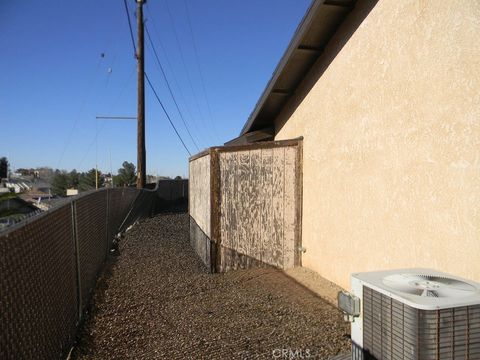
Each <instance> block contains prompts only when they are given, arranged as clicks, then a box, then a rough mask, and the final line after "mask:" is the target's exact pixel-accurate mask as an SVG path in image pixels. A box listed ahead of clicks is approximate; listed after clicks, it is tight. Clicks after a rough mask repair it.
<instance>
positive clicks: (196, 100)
mask: <svg viewBox="0 0 480 360" xmlns="http://www.w3.org/2000/svg"><path fill="white" fill-rule="evenodd" d="M165 5H166V8H167V13H168V17H169V18H170V23H171V24H172V30H173V34H174V36H175V41H176V43H177V47H178V51H179V53H180V59H181V60H182V64H183V68H184V69H185V74H186V75H187V80H188V84H189V85H190V89H191V90H192V94H193V98H194V99H195V104H196V105H197V109H198V114H199V115H200V119H201V120H202V122H203V123H204V126H205V127H207V123H206V121H205V118H204V117H203V112H202V109H201V107H200V103H199V102H198V97H197V94H196V92H195V90H194V88H193V84H192V79H191V77H190V72H189V71H188V67H187V64H186V62H185V57H184V56H183V51H182V46H181V45H180V40H179V38H178V34H177V30H176V28H175V21H174V20H173V16H172V13H171V11H170V6H169V5H168V0H165ZM208 134H209V135H210V138H211V140H212V141H213V142H215V140H214V139H213V137H212V136H211V133H210V132H208Z"/></svg>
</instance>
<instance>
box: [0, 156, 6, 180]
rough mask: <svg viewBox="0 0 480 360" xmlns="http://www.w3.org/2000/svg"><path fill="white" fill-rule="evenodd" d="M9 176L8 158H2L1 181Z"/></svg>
mask: <svg viewBox="0 0 480 360" xmlns="http://www.w3.org/2000/svg"><path fill="white" fill-rule="evenodd" d="M7 176H8V160H7V158H6V157H2V158H0V179H2V178H6V177H7Z"/></svg>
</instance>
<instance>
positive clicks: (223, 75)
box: [0, 0, 310, 176]
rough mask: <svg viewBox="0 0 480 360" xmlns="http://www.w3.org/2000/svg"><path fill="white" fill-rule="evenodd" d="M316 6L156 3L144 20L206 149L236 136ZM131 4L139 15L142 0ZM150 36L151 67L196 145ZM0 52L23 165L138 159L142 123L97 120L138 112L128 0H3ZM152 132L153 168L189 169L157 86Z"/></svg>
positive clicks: (12, 137)
mask: <svg viewBox="0 0 480 360" xmlns="http://www.w3.org/2000/svg"><path fill="white" fill-rule="evenodd" d="M309 4H310V0H241V1H240V0H236V1H233V0H232V1H225V0H204V1H195V0H185V1H184V0H149V1H148V3H147V6H146V7H145V19H146V25H147V27H148V30H149V31H150V35H151V36H152V40H153V42H154V45H155V47H156V50H157V53H158V54H159V56H160V60H161V62H162V65H163V66H164V69H165V71H166V74H167V77H168V78H169V81H170V85H171V86H172V89H173V92H174V94H175V96H176V98H177V102H178V103H179V106H180V109H181V111H182V113H183V115H184V118H185V120H186V122H187V125H188V126H189V129H190V132H191V133H192V136H193V138H194V140H195V142H196V143H197V144H198V146H199V148H200V149H203V148H206V147H209V146H212V145H219V144H223V143H224V142H225V141H228V140H229V139H231V138H233V137H236V136H237V135H238V133H239V131H240V129H241V127H242V125H243V124H244V122H245V120H246V119H247V118H248V115H249V114H250V112H251V111H252V109H253V107H254V105H255V103H256V101H257V100H258V98H259V96H260V94H261V92H262V91H263V89H264V87H265V85H266V84H267V82H268V80H269V79H270V76H271V74H272V72H273V71H274V69H275V66H276V65H277V63H278V61H279V60H280V57H281V56H282V54H283V52H284V50H285V49H286V47H287V45H288V43H289V41H290V39H291V37H292V35H293V33H294V31H295V29H296V27H297V25H298V23H299V22H300V20H301V18H302V17H303V15H304V13H305V11H306V9H307V8H308V6H309ZM128 6H129V9H130V13H131V16H132V17H133V14H134V10H135V2H134V0H128ZM186 9H188V11H189V14H190V19H191V27H192V29H193V37H194V39H195V45H196V49H197V53H198V60H199V62H198V65H197V61H196V56H195V49H194V45H193V41H192V34H191V32H190V27H189V23H188V17H187V15H186V14H187V12H186ZM132 20H133V21H134V22H135V19H134V18H133V19H132ZM133 25H134V31H135V23H134V24H133ZM134 35H135V37H136V31H135V33H134ZM177 39H178V41H177ZM145 41H146V65H145V66H146V72H147V74H149V77H150V79H151V80H152V82H153V84H154V85H155V87H156V89H157V92H158V94H159V95H160V98H161V100H162V101H163V102H164V104H165V106H166V108H167V110H168V112H169V114H170V116H171V118H172V121H173V122H174V123H175V125H176V126H177V129H178V131H179V132H180V134H181V135H182V137H183V139H184V141H185V143H186V144H187V147H188V148H189V149H190V151H191V153H192V154H194V153H196V152H198V151H197V149H196V147H195V146H194V144H193V142H192V140H191V139H190V137H189V136H188V134H187V132H186V130H185V127H184V125H183V123H182V121H181V119H180V117H179V115H178V112H177V110H176V108H175V105H174V103H173V102H172V101H171V98H170V95H169V93H168V90H167V88H166V86H165V84H164V81H163V78H162V76H161V73H160V71H159V69H158V66H157V64H156V62H155V58H154V57H153V52H152V51H151V48H150V46H149V45H148V41H147V39H146V40H145ZM0 49H1V53H2V55H1V56H0V79H1V80H0V129H1V130H0V133H1V134H2V135H1V138H0V156H7V157H8V158H9V160H10V162H11V164H12V165H13V166H14V167H15V168H20V167H37V166H50V167H53V168H61V169H67V170H71V169H73V168H75V169H77V170H86V169H90V168H92V167H94V166H95V162H96V161H97V162H98V166H99V168H100V169H101V170H102V171H105V172H108V171H110V169H111V168H112V169H113V171H114V172H116V170H117V169H118V168H119V167H120V166H121V163H122V162H123V161H125V160H127V161H131V162H133V163H135V164H136V123H135V121H132V120H117V121H112V120H96V119H95V116H96V115H132V116H135V115H136V111H137V109H136V94H137V93H136V62H135V59H134V57H133V50H132V44H131V39H130V34H129V30H128V23H127V19H126V15H125V9H124V4H123V1H122V0H102V1H99V0H82V1H65V0H43V1H37V0H28V1H27V0H18V1H5V0H0ZM102 53H103V54H104V57H101V54H102ZM199 67H200V69H201V73H200V71H199ZM202 77H203V85H202ZM204 89H205V91H204ZM146 134H147V135H146V145H147V172H148V173H149V174H158V175H169V176H175V175H182V176H187V175H188V166H187V164H188V154H187V152H186V151H185V149H184V148H183V146H182V145H181V143H180V142H179V140H178V138H177V137H176V135H175V133H174V132H173V130H172V128H171V126H170V124H169V123H168V121H167V119H166V118H165V116H164V114H163V112H162V110H161V108H160V106H159V105H158V103H157V101H156V100H155V98H154V96H153V94H152V93H151V91H150V90H149V89H148V87H146ZM110 159H111V160H110Z"/></svg>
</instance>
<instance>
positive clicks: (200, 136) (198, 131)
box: [146, 3, 213, 147]
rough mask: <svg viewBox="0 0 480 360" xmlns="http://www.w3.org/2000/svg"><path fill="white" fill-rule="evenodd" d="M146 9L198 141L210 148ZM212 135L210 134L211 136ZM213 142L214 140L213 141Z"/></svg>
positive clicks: (149, 12) (150, 13) (151, 17)
mask: <svg viewBox="0 0 480 360" xmlns="http://www.w3.org/2000/svg"><path fill="white" fill-rule="evenodd" d="M146 5H147V6H146V7H147V12H148V17H149V19H150V20H151V22H152V23H153V31H154V34H155V35H156V38H157V42H158V44H160V48H161V49H162V51H163V55H164V57H165V60H166V62H167V67H168V69H169V70H170V75H171V78H172V79H173V81H174V83H175V85H176V88H177V90H178V93H177V95H180V98H181V100H182V102H183V105H184V109H185V110H186V112H187V115H188V117H189V118H190V120H191V123H192V124H193V127H194V128H195V130H196V135H197V140H201V141H202V142H203V144H204V147H207V146H208V140H206V136H205V133H204V131H205V129H206V127H205V126H203V127H199V126H198V124H197V121H195V118H194V116H193V115H192V112H191V110H190V107H189V104H188V102H187V101H186V99H185V95H184V93H183V91H182V87H181V86H180V84H179V82H178V80H177V77H176V76H175V71H174V67H173V66H172V64H171V62H170V59H169V56H168V55H169V52H168V51H167V50H166V49H165V46H164V45H163V42H162V38H161V37H160V35H159V31H158V29H157V23H156V21H155V19H154V17H153V14H152V12H151V11H150V6H149V4H148V3H146ZM209 135H210V134H209ZM211 140H213V139H211Z"/></svg>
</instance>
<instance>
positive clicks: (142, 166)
mask: <svg viewBox="0 0 480 360" xmlns="http://www.w3.org/2000/svg"><path fill="white" fill-rule="evenodd" d="M136 1H137V27H138V41H137V70H138V115H137V188H138V189H142V188H144V187H145V182H146V175H147V174H146V171H147V165H146V159H145V157H146V151H145V69H144V65H145V62H144V46H143V45H144V42H143V4H144V3H145V2H146V1H147V0H136Z"/></svg>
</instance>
